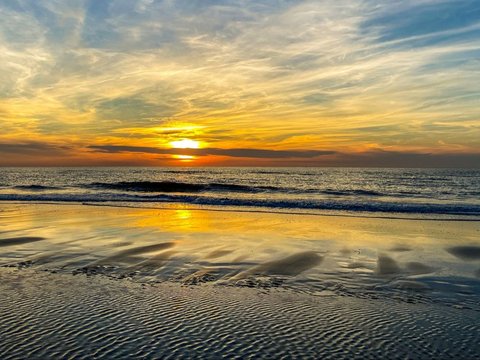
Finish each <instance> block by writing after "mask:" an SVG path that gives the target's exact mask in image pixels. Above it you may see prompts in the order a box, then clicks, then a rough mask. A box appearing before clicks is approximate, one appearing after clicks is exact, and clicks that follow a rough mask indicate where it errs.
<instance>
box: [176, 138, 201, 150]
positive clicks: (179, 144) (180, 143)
mask: <svg viewBox="0 0 480 360" xmlns="http://www.w3.org/2000/svg"><path fill="white" fill-rule="evenodd" d="M170 145H172V147H173V148H174V149H198V148H199V147H200V142H199V141H196V140H192V139H182V140H176V141H172V142H171V143H170Z"/></svg>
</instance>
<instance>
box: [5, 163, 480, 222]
mask: <svg viewBox="0 0 480 360" xmlns="http://www.w3.org/2000/svg"><path fill="white" fill-rule="evenodd" d="M0 201H35V202H44V201H49V202H51V201H54V202H104V203H111V202H114V203H116V204H120V203H130V204H131V203H135V204H137V205H139V204H141V203H143V204H150V205H151V204H156V205H158V204H177V203H182V204H190V205H192V206H196V205H200V206H207V207H215V208H225V207H229V208H236V209H245V208H250V209H251V208H253V209H258V210H260V209H261V210H262V211H272V210H273V211H287V212H288V211H295V210H302V211H310V212H318V211H320V212H321V211H348V212H369V213H376V214H379V215H382V214H388V213H395V214H437V215H438V214H442V215H454V216H457V215H459V216H478V215H480V170H479V169H377V168H364V169H362V168H138V167H136V168H118V167H116V168H3V169H1V171H0Z"/></svg>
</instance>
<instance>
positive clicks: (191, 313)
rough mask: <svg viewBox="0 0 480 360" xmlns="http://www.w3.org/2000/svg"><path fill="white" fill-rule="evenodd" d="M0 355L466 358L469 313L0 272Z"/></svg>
mask: <svg viewBox="0 0 480 360" xmlns="http://www.w3.org/2000/svg"><path fill="white" fill-rule="evenodd" d="M0 293H1V294H2V297H1V304H0V318H1V319H2V321H1V323H0V339H1V340H0V358H2V359H4V360H7V359H18V358H29V359H34V358H35V359H47V358H65V359H67V358H69V359H91V358H97V359H104V358H147V359H150V358H192V357H195V358H219V357H227V358H247V357H255V358H280V357H282V356H283V357H286V358H294V357H297V358H311V359H318V358H322V359H354V358H358V359H368V358H388V359H406V358H408V359H421V358H436V359H447V358H455V359H473V358H476V357H478V356H479V354H480V324H479V322H478V319H479V317H478V313H477V312H473V311H470V310H458V309H452V308H448V307H444V306H439V305H423V304H406V303H401V302H396V301H392V300H388V301H378V300H377V301H373V302H372V301H370V300H363V299H355V298H351V297H336V296H331V297H314V296H311V295H304V294H298V293H295V292H292V291H286V290H270V291H268V292H265V291H259V290H257V289H246V288H231V287H218V286H194V287H192V286H189V287H185V286H181V285H179V284H172V283H170V284H166V283H164V284H157V285H155V286H150V285H149V286H147V285H141V284H137V283H133V282H131V281H127V280H122V281H115V280H111V279H107V278H105V277H90V278H88V277H78V276H77V277H72V276H71V275H65V274H63V275H61V274H50V273H41V274H36V273H33V272H32V270H22V271H19V270H11V269H0Z"/></svg>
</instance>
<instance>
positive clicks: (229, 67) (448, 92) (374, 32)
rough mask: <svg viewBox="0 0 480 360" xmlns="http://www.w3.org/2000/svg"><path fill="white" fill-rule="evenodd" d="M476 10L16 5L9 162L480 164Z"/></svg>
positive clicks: (8, 28)
mask: <svg viewBox="0 0 480 360" xmlns="http://www.w3.org/2000/svg"><path fill="white" fill-rule="evenodd" d="M479 11H480V10H479V8H478V6H475V2H468V1H467V2H458V1H445V0H441V1H440V0H438V1H437V0H429V1H416V2H413V1H412V2H411V1H405V2H399V3H393V2H390V1H373V0H367V1H364V0H362V1H361V0H340V1H336V2H331V1H293V2H283V1H274V0H265V1H259V2H246V3H244V4H243V5H242V6H240V5H239V4H238V2H236V1H208V2H195V1H175V2H171V1H166V0H137V1H126V0H105V1H101V2H99V1H80V2H58V1H54V0H46V1H42V2H37V1H11V2H8V3H3V4H0V14H1V15H2V19H3V20H2V22H1V24H0V50H1V51H0V80H1V81H0V122H1V128H0V166H1V165H4V166H24V165H25V166H89V165H106V166H110V165H142V166H143V165H151V166H402V167H405V166H406V167H409V166H415V167H416V166H420V167H436V166H462V167H470V166H479V165H478V164H480V103H479V100H478V99H480V85H479V84H480V71H479V66H478V56H479V54H480V40H479V39H480V22H479V21H478V19H479V18H480V14H479ZM440 13H441V14H443V15H442V17H441V18H439V15H438V14H440ZM25 24H28V26H25ZM179 142H180V143H179ZM182 144H183V145H182ZM176 148H187V150H185V149H184V150H175V149H176ZM188 148H196V149H194V150H188Z"/></svg>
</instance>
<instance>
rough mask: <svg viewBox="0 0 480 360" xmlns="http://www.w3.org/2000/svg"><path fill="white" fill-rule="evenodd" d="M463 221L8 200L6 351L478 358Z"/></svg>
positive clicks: (469, 231)
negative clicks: (9, 201)
mask: <svg viewBox="0 0 480 360" xmlns="http://www.w3.org/2000/svg"><path fill="white" fill-rule="evenodd" d="M450 220H451V219H449V221H442V220H441V219H437V220H436V221H430V220H418V219H417V220H411V219H410V220H408V219H377V218H368V217H362V218H360V217H349V216H315V215H291V214H268V213H261V214H258V213H238V212H218V211H208V210H201V209H197V210H192V209H185V208H182V207H178V208H171V209H133V208H118V207H102V206H82V205H45V204H37V205H35V204H28V205H24V204H15V203H3V204H2V207H1V209H0V250H1V251H0V294H2V298H1V299H0V316H1V319H4V320H3V321H2V324H1V325H0V339H1V340H0V357H1V358H2V359H3V358H45V357H55V358H58V357H73V358H92V357H97V358H112V357H115V358H118V357H123V358H125V357H140V356H141V355H144V357H146V358H157V357H165V356H167V355H170V356H172V357H179V356H180V357H189V356H197V357H206V358H216V357H221V356H225V357H229V358H230V357H235V356H237V357H242V358H243V357H249V356H251V357H255V356H257V357H280V356H282V355H283V356H287V357H306V358H318V357H322V358H369V357H371V358H375V357H388V358H395V357H398V358H433V357H436V358H473V357H476V356H477V357H478V356H480V348H479V345H478V343H479V340H480V339H479V336H480V335H479V334H480V331H479V330H480V325H478V324H479V323H480V322H479V320H480V315H479V314H480V302H479V298H480V296H479V294H480V280H479V275H478V272H479V267H480V262H479V259H478V256H477V252H478V248H479V246H480V244H479V241H478V233H479V230H480V223H479V222H478V221H450Z"/></svg>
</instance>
